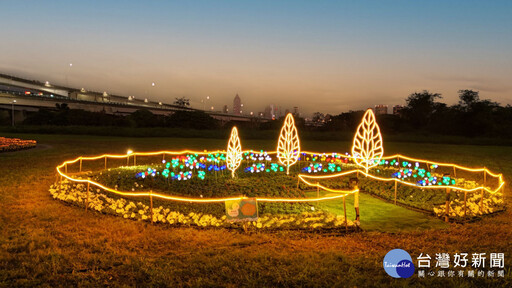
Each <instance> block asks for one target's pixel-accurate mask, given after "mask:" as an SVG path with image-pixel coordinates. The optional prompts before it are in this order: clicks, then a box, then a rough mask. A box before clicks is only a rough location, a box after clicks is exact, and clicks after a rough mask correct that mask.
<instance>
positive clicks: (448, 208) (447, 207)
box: [444, 188, 450, 222]
mask: <svg viewBox="0 0 512 288" xmlns="http://www.w3.org/2000/svg"><path fill="white" fill-rule="evenodd" d="M449 217H450V188H446V213H445V215H444V222H449Z"/></svg>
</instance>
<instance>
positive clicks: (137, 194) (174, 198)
mask: <svg viewBox="0 0 512 288" xmlns="http://www.w3.org/2000/svg"><path fill="white" fill-rule="evenodd" d="M217 153H226V151H223V150H214V151H193V150H182V151H158V152H133V153H130V154H124V155H113V154H104V155H100V156H93V157H82V156H81V157H77V158H76V159H74V160H69V161H65V162H64V163H62V164H61V165H59V166H57V172H58V174H60V175H61V176H63V177H64V178H66V179H68V180H70V181H73V182H79V183H87V182H88V183H90V184H92V185H94V186H96V187H98V188H101V189H104V190H106V191H109V192H112V193H115V194H118V195H123V196H134V197H140V196H150V193H149V192H126V191H118V190H114V189H111V188H108V187H106V186H103V185H101V184H99V183H97V182H94V181H91V180H86V179H75V178H72V177H70V176H68V175H66V174H65V173H63V172H61V171H60V169H61V168H63V167H65V166H66V165H69V164H74V163H76V162H78V161H80V160H82V161H83V160H97V159H101V158H105V157H108V158H126V157H130V156H131V155H139V156H156V155H162V154H168V155H182V154H198V155H208V154H217ZM242 153H260V151H255V150H245V151H243V152H242ZM276 153H277V151H270V152H267V154H276ZM302 153H305V154H311V155H313V154H314V155H319V156H326V157H328V156H329V155H332V154H333V153H318V152H311V151H302ZM336 154H338V155H342V157H343V158H350V159H353V157H352V156H351V155H345V154H342V153H336ZM398 157H399V158H401V159H406V160H409V161H416V162H425V163H427V162H428V163H432V164H436V165H440V166H452V167H456V168H458V169H462V170H466V171H470V172H485V173H487V174H489V175H490V176H492V177H495V178H498V180H499V186H498V188H496V189H495V190H491V189H488V188H486V187H483V186H480V187H476V188H473V189H465V188H461V187H457V186H451V185H450V186H443V185H440V186H417V185H416V184H414V183H410V182H406V181H402V180H399V179H396V178H383V177H377V176H374V175H371V174H368V173H366V172H365V171H361V170H350V171H345V172H342V173H338V174H330V175H319V176H313V175H306V174H299V175H298V177H299V178H300V179H301V180H302V181H303V182H304V183H306V184H307V185H309V186H312V187H319V188H322V189H323V190H325V191H329V192H334V193H341V195H336V196H329V197H318V198H257V200H258V201H263V202H314V201H323V200H329V199H336V198H341V197H345V196H346V195H348V194H352V193H355V192H357V191H358V190H340V189H331V188H328V187H325V186H323V185H321V184H319V183H318V182H317V183H312V182H310V181H307V180H306V179H329V178H335V177H342V176H345V175H349V174H353V173H357V172H359V173H362V174H363V175H365V176H367V177H370V178H372V179H375V180H378V181H385V182H389V181H397V182H399V183H402V184H404V185H408V186H411V187H416V188H421V189H446V188H451V189H455V190H459V191H466V192H475V191H479V190H484V191H487V192H489V193H491V194H494V193H496V192H498V191H499V190H500V189H501V188H502V187H503V186H504V185H505V182H504V181H503V175H502V174H495V173H492V172H491V171H489V170H488V169H487V168H468V167H463V166H460V165H457V164H452V163H442V162H435V161H429V160H424V159H416V158H411V157H407V156H404V155H400V154H396V155H393V156H387V157H383V158H382V159H393V158H398ZM151 196H153V197H157V198H162V199H166V200H172V201H182V202H197V203H208V202H224V201H229V200H238V199H242V198H244V197H243V196H238V197H229V198H188V197H180V196H170V195H164V194H159V193H151Z"/></svg>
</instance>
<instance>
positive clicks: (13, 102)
mask: <svg viewBox="0 0 512 288" xmlns="http://www.w3.org/2000/svg"><path fill="white" fill-rule="evenodd" d="M11 104H12V111H11V114H12V127H14V104H16V100H12V102H11Z"/></svg>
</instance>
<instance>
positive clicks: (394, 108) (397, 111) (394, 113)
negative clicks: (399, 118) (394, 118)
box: [393, 105, 404, 115]
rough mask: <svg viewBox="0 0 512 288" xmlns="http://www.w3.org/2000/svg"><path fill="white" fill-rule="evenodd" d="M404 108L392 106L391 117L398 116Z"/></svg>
mask: <svg viewBox="0 0 512 288" xmlns="http://www.w3.org/2000/svg"><path fill="white" fill-rule="evenodd" d="M403 108H404V106H402V105H395V106H393V115H400V110H402V109H403Z"/></svg>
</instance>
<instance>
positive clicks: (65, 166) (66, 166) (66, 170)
mask: <svg viewBox="0 0 512 288" xmlns="http://www.w3.org/2000/svg"><path fill="white" fill-rule="evenodd" d="M64 171H65V172H66V174H68V163H66V165H64Z"/></svg>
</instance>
